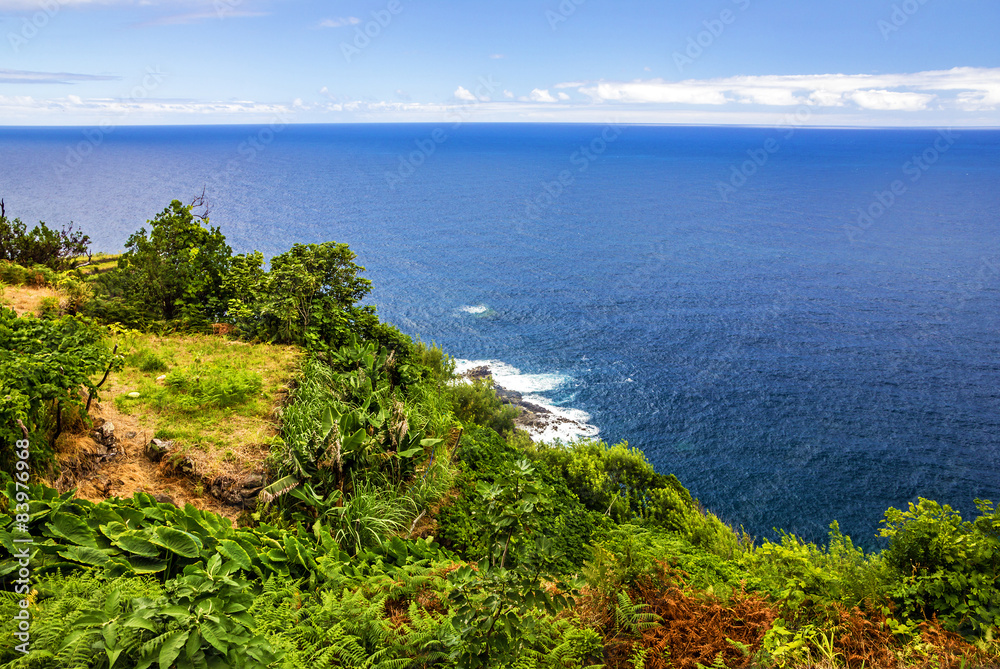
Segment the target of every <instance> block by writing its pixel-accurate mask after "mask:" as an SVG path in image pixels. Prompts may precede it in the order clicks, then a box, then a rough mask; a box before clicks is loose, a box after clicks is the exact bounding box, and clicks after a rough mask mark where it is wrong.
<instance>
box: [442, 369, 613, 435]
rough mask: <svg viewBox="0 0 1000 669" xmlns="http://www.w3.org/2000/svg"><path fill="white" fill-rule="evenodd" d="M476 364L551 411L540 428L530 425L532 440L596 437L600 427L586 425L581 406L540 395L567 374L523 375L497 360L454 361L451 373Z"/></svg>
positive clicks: (568, 378) (566, 380)
mask: <svg viewBox="0 0 1000 669" xmlns="http://www.w3.org/2000/svg"><path fill="white" fill-rule="evenodd" d="M476 367H488V368H489V370H490V373H491V374H492V375H493V380H494V382H496V384H497V385H498V386H502V387H503V388H506V389H507V390H513V391H516V392H519V393H521V394H522V397H523V399H524V400H525V401H527V402H531V403H532V404H537V405H539V406H542V407H544V408H546V409H548V410H549V411H550V412H551V416H550V417H549V418H550V420H547V421H545V423H546V424H545V426H544V427H541V428H535V427H530V428H528V433H529V434H530V435H531V438H532V439H534V440H536V441H554V440H555V439H561V440H562V441H573V440H574V439H579V438H583V437H596V436H597V435H598V434H599V433H600V429H599V428H598V427H597V426H596V425H591V424H590V414H588V413H587V412H586V411H583V410H582V409H573V408H569V407H561V406H558V405H556V404H553V403H552V400H551V399H549V398H548V397H546V396H544V395H542V394H540V393H547V392H551V391H554V390H558V389H559V388H561V387H562V386H564V385H565V384H567V383H569V382H571V381H572V380H573V377H571V376H569V375H568V374H559V373H548V374H523V373H521V370H519V369H518V368H517V367H514V366H513V365H508V364H507V363H505V362H502V361H500V360H462V359H456V360H455V372H456V373H457V374H464V373H466V372H468V371H469V370H471V369H475V368H476Z"/></svg>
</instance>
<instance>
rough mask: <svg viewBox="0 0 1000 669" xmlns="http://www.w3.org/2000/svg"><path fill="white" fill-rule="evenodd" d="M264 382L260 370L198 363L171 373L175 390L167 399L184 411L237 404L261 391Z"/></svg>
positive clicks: (169, 377) (169, 383) (170, 384)
mask: <svg viewBox="0 0 1000 669" xmlns="http://www.w3.org/2000/svg"><path fill="white" fill-rule="evenodd" d="M263 383H264V381H263V379H262V378H261V375H260V374H258V373H257V372H252V371H249V370H245V369H232V368H225V367H209V368H201V366H200V365H196V366H195V367H194V368H189V369H181V370H174V371H173V372H170V373H169V374H167V378H166V384H167V387H168V388H169V389H170V390H171V391H172V392H171V393H170V397H169V399H168V400H167V401H168V403H171V404H174V405H176V406H177V407H178V408H180V409H181V410H182V411H197V410H199V409H204V408H207V407H215V408H227V407H233V406H237V405H240V404H243V403H245V402H246V401H247V400H249V399H250V398H251V397H252V396H254V395H256V394H258V393H259V392H260V390H261V388H262V387H263ZM165 399H166V398H165Z"/></svg>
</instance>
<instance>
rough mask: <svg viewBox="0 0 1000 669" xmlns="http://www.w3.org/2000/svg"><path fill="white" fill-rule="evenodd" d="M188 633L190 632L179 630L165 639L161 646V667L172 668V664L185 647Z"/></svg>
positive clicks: (164, 668)
mask: <svg viewBox="0 0 1000 669" xmlns="http://www.w3.org/2000/svg"><path fill="white" fill-rule="evenodd" d="M188 634H189V632H187V631H183V632H181V631H179V630H178V631H177V632H174V633H172V634H171V635H170V636H168V637H167V638H166V639H164V641H163V644H162V645H161V646H160V669H170V665H172V664H173V663H174V660H176V659H177V656H178V655H180V654H181V649H182V648H184V642H185V641H187V638H188Z"/></svg>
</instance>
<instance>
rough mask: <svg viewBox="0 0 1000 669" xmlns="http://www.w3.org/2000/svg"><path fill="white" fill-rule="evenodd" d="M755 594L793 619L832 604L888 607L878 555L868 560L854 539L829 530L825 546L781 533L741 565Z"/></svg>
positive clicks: (749, 553) (833, 526)
mask: <svg viewBox="0 0 1000 669" xmlns="http://www.w3.org/2000/svg"><path fill="white" fill-rule="evenodd" d="M739 562H740V564H741V565H742V568H743V569H745V570H746V571H747V572H748V573H749V574H751V575H752V577H751V586H752V587H753V589H756V590H761V591H763V592H766V593H768V594H770V595H772V596H773V597H774V598H775V599H778V600H780V601H782V603H783V606H784V607H785V608H786V610H787V611H788V612H789V614H798V613H799V612H800V611H801V610H805V611H806V613H815V612H817V611H824V610H826V609H827V608H828V605H829V604H831V603H838V604H840V605H842V606H844V607H845V608H847V609H848V610H850V609H852V608H854V607H856V606H857V607H861V608H865V609H868V610H879V609H880V608H881V607H884V606H885V605H886V604H888V599H887V597H886V596H885V582H884V570H883V568H882V563H881V560H880V558H879V556H878V555H866V554H865V553H864V551H863V550H862V549H860V548H858V547H856V546H855V545H854V543H853V542H852V541H851V539H850V537H846V536H844V535H843V534H842V533H841V532H840V527H839V526H838V525H837V523H836V522H834V523H833V524H831V526H830V535H829V540H828V542H827V543H826V545H816V544H812V543H808V542H805V541H803V540H802V539H800V538H798V537H796V536H794V535H791V534H786V533H782V537H781V542H780V543H774V542H771V541H764V542H763V543H762V544H761V545H760V546H757V547H754V548H751V549H749V550H748V551H746V553H745V554H744V555H743V557H742V559H740V560H739Z"/></svg>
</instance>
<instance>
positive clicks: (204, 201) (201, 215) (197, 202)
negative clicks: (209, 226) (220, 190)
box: [189, 186, 212, 221]
mask: <svg viewBox="0 0 1000 669" xmlns="http://www.w3.org/2000/svg"><path fill="white" fill-rule="evenodd" d="M205 189H206V186H202V187H201V195H196V196H195V198H194V199H193V200H191V204H190V205H189V206H190V207H191V215H192V216H194V217H195V218H197V219H199V220H202V221H204V220H207V219H208V215H209V213H210V212H211V210H212V207H211V205H209V203H208V197H207V196H206V195H205ZM198 208H201V209H202V211H201V212H195V211H194V210H195V209H198Z"/></svg>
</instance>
